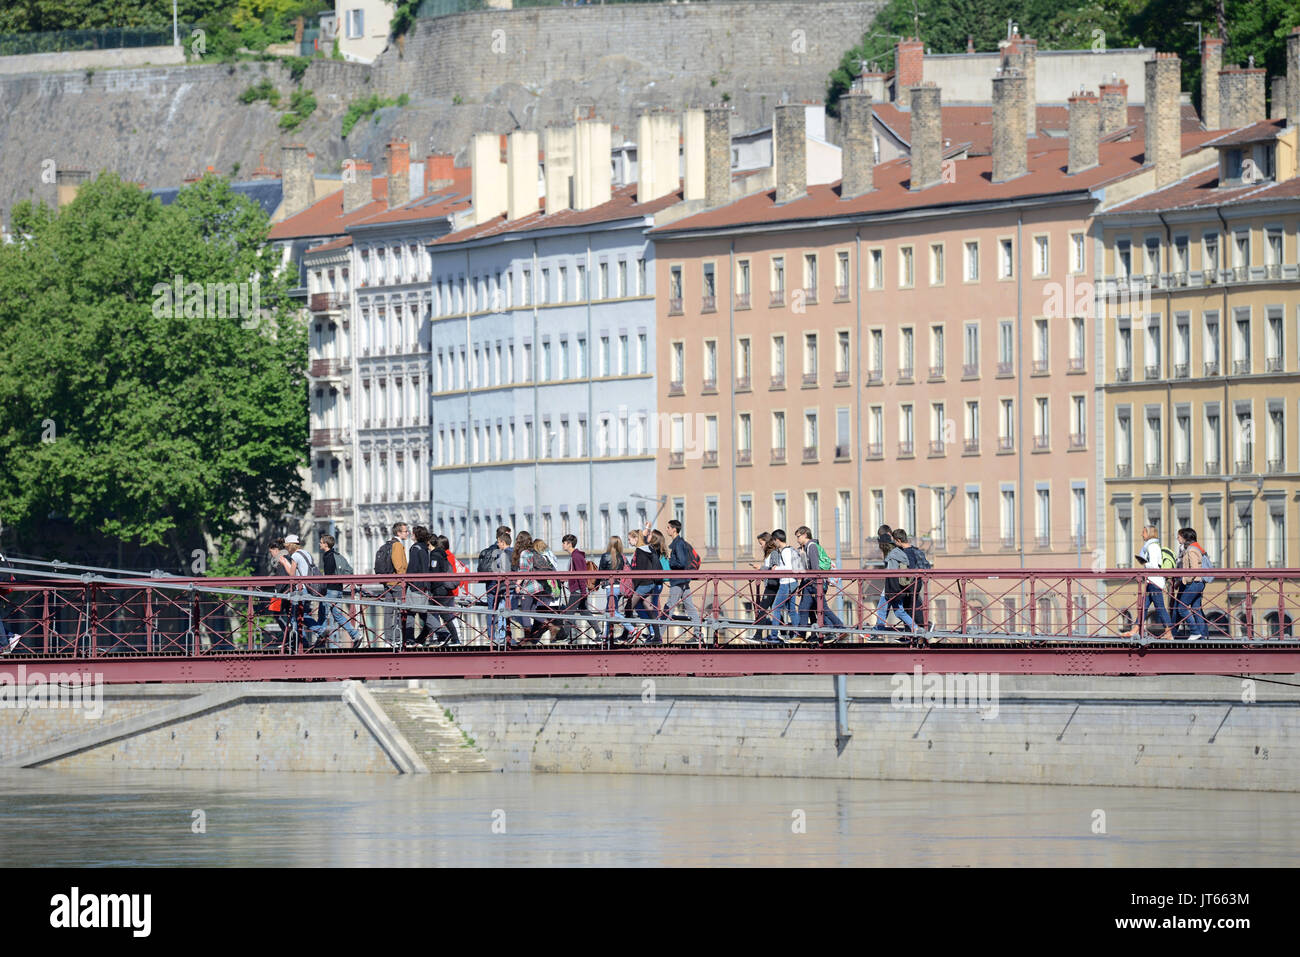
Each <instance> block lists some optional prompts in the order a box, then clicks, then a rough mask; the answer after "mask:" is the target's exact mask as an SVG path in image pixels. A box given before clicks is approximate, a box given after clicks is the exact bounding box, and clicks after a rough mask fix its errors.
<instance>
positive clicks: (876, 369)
mask: <svg viewBox="0 0 1300 957" xmlns="http://www.w3.org/2000/svg"><path fill="white" fill-rule="evenodd" d="M870 335H871V351H870V354H869V355H868V356H867V363H868V365H867V378H868V379H870V380H871V381H873V382H879V381H881V379H882V378H883V377H884V374H885V332H884V330H883V329H872V330H871V333H870Z"/></svg>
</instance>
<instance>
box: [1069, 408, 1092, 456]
mask: <svg viewBox="0 0 1300 957" xmlns="http://www.w3.org/2000/svg"><path fill="white" fill-rule="evenodd" d="M1087 408H1088V402H1087V397H1086V396H1082V395H1072V396H1070V448H1072V449H1081V448H1083V447H1084V446H1085V445H1086V444H1087V442H1088V415H1087Z"/></svg>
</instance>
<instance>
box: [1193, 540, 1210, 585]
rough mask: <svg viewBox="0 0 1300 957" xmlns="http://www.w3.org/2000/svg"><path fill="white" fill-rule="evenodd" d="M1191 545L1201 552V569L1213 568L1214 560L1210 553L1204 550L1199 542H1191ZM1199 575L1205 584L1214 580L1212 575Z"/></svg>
mask: <svg viewBox="0 0 1300 957" xmlns="http://www.w3.org/2000/svg"><path fill="white" fill-rule="evenodd" d="M1192 547H1193V548H1196V549H1198V550H1199V551H1200V553H1201V571H1204V570H1205V569H1207V568H1213V567H1214V560H1213V559H1212V558H1210V553H1209V552H1207V551H1206V550H1205V549H1204V548H1203V547H1202V546H1201V543H1200V542H1193V543H1192ZM1200 577H1201V578H1202V579H1203V580H1204V581H1205V584H1207V585H1208V584H1209V583H1210V582H1212V581H1214V576H1213V575H1201V576H1200Z"/></svg>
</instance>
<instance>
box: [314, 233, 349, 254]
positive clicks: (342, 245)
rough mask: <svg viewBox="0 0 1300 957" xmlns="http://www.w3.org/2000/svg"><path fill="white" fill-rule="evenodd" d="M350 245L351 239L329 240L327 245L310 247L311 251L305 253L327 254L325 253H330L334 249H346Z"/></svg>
mask: <svg viewBox="0 0 1300 957" xmlns="http://www.w3.org/2000/svg"><path fill="white" fill-rule="evenodd" d="M351 245H352V237H351V236H343V237H341V238H339V239H333V240H330V241H329V242H327V243H321V245H319V246H313V247H311V249H309V250H307V252H309V253H327V252H332V251H333V250H335V249H347V248H348V247H349V246H351Z"/></svg>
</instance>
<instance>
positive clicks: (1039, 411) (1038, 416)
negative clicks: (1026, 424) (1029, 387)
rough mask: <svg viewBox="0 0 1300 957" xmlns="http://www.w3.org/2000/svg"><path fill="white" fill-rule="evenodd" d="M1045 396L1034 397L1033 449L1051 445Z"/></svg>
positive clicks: (1049, 422)
mask: <svg viewBox="0 0 1300 957" xmlns="http://www.w3.org/2000/svg"><path fill="white" fill-rule="evenodd" d="M1047 403H1048V400H1047V396H1045V395H1040V396H1037V397H1035V399H1034V449H1035V450H1036V451H1038V450H1044V449H1047V448H1049V447H1050V445H1051V424H1052V422H1051V416H1050V415H1049V414H1048V404H1047Z"/></svg>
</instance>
